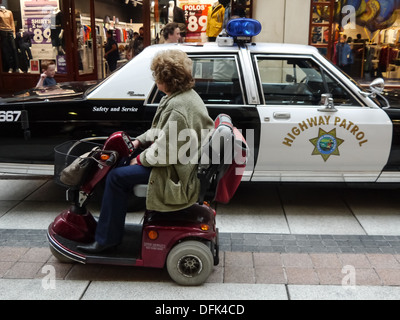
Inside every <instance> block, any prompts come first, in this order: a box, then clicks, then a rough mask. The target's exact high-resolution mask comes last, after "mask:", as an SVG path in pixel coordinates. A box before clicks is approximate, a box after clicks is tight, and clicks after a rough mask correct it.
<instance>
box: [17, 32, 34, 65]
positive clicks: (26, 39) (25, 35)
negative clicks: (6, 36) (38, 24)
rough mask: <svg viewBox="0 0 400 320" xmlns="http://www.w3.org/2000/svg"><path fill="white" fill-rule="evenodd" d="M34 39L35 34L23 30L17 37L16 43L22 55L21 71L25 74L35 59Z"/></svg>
mask: <svg viewBox="0 0 400 320" xmlns="http://www.w3.org/2000/svg"><path fill="white" fill-rule="evenodd" d="M32 38H33V34H32V33H31V32H27V31H24V30H23V29H22V30H20V32H17V35H16V37H15V43H16V45H17V49H18V50H19V53H20V61H21V69H22V70H23V71H25V72H27V71H28V69H29V62H30V61H31V60H32V59H33V57H32V51H31V46H32Z"/></svg>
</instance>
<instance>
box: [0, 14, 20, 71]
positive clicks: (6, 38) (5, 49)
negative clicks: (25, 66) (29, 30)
mask: <svg viewBox="0 0 400 320" xmlns="http://www.w3.org/2000/svg"><path fill="white" fill-rule="evenodd" d="M14 34H15V24H14V16H13V13H12V12H11V11H10V10H7V9H6V8H5V7H4V6H2V7H0V45H1V53H2V57H3V58H2V60H3V61H2V62H3V70H4V71H8V72H13V71H14V72H17V71H20V69H19V62H18V55H17V46H16V44H15V39H14Z"/></svg>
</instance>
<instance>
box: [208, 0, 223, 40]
mask: <svg viewBox="0 0 400 320" xmlns="http://www.w3.org/2000/svg"><path fill="white" fill-rule="evenodd" d="M224 18H225V7H224V6H223V5H222V4H220V3H219V2H216V3H215V4H214V5H213V6H211V7H210V8H209V9H208V21H207V37H209V38H212V40H213V38H214V39H215V38H216V37H218V36H219V34H220V33H221V31H222V27H223V23H224Z"/></svg>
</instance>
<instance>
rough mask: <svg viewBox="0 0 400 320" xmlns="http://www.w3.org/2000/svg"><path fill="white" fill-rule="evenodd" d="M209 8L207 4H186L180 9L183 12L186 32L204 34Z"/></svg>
mask: <svg viewBox="0 0 400 320" xmlns="http://www.w3.org/2000/svg"><path fill="white" fill-rule="evenodd" d="M209 7H210V5H209V4H186V5H184V6H183V7H182V9H183V11H184V12H185V17H186V21H187V31H188V32H190V33H201V32H206V30H207V15H208V8H209Z"/></svg>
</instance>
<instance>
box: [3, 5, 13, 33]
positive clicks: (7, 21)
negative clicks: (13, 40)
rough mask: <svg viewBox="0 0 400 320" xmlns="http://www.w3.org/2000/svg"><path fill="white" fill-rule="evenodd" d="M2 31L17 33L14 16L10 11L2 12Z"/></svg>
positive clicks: (4, 10)
mask: <svg viewBox="0 0 400 320" xmlns="http://www.w3.org/2000/svg"><path fill="white" fill-rule="evenodd" d="M0 31H12V32H15V24H14V16H13V13H12V12H11V11H10V10H6V9H2V10H0Z"/></svg>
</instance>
